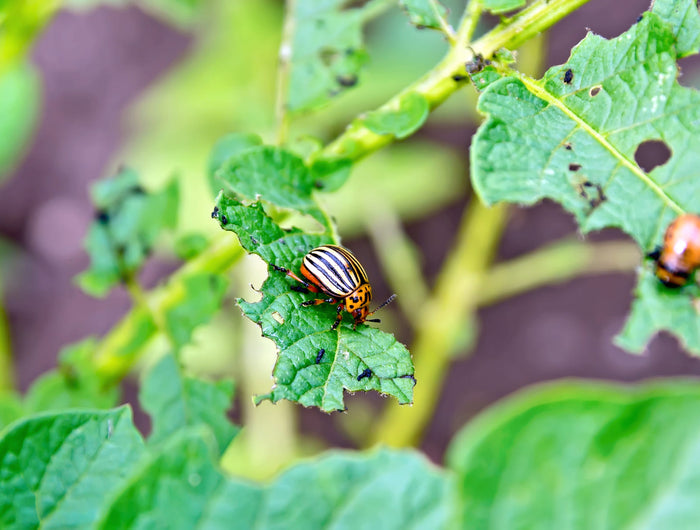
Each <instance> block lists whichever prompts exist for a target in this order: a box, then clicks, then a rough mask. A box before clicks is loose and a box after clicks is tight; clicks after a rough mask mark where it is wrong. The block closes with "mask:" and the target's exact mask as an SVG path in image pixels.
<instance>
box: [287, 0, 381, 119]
mask: <svg viewBox="0 0 700 530" xmlns="http://www.w3.org/2000/svg"><path fill="white" fill-rule="evenodd" d="M344 4H346V2H345V1H344V0H326V1H324V2H321V3H320V2H318V1H317V0H299V1H297V2H295V3H294V4H293V5H294V12H293V13H292V18H293V20H294V28H295V29H294V38H293V41H292V46H291V50H289V49H287V50H282V54H284V53H291V59H290V61H291V64H290V75H289V90H288V92H287V98H288V99H287V107H288V108H289V110H290V111H293V112H296V111H303V110H310V109H313V108H316V107H319V106H321V105H323V104H324V103H326V102H327V101H328V100H329V99H330V98H332V97H333V96H335V95H337V94H339V93H341V92H343V91H344V90H347V89H348V88H350V87H352V86H354V85H355V84H357V81H358V75H359V73H360V69H361V67H362V65H363V64H364V63H365V62H366V61H367V53H366V52H365V50H364V44H363V42H362V25H363V24H364V22H365V20H364V10H363V8H348V9H345V8H344V7H343V6H344Z"/></svg>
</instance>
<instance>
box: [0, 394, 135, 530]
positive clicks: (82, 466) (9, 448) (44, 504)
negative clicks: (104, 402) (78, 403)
mask: <svg viewBox="0 0 700 530" xmlns="http://www.w3.org/2000/svg"><path fill="white" fill-rule="evenodd" d="M144 452H145V451H144V445H143V440H142V439H141V435H140V434H139V432H138V431H137V430H136V428H135V427H134V424H133V423H132V421H131V410H130V409H128V408H127V407H122V408H118V409H114V410H110V411H104V412H101V411H81V412H61V413H56V414H47V415H41V416H34V417H32V418H28V419H26V420H23V421H20V422H18V423H15V424H13V425H12V426H10V427H9V428H8V430H5V431H3V436H2V438H1V439H0V469H1V470H2V473H0V527H2V528H39V527H41V528H91V527H92V525H93V524H94V522H95V520H96V519H97V518H98V517H99V515H100V513H101V510H102V509H103V508H104V501H105V499H106V498H108V497H109V496H110V495H111V494H113V493H115V492H116V491H117V489H118V488H119V487H120V486H121V484H122V483H123V481H124V480H125V478H126V477H127V476H128V475H129V474H130V473H131V471H132V470H133V469H134V467H135V464H136V463H137V462H138V461H139V460H140V458H141V456H142V455H143V454H144Z"/></svg>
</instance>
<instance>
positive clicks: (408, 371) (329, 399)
mask: <svg viewBox="0 0 700 530" xmlns="http://www.w3.org/2000/svg"><path fill="white" fill-rule="evenodd" d="M216 208H217V209H216V210H215V212H216V216H217V218H218V220H219V222H220V223H221V224H222V227H223V228H224V229H226V230H231V231H234V232H236V234H237V235H238V238H239V239H240V241H241V245H242V246H243V247H244V248H245V249H246V250H247V251H248V252H252V253H255V254H257V255H259V256H260V257H261V258H263V260H265V261H266V262H267V263H268V264H270V265H274V266H277V267H285V268H288V269H291V270H295V271H298V270H299V265H300V263H301V260H302V258H303V257H304V256H305V255H306V254H307V253H308V252H309V251H310V250H312V249H313V248H315V247H317V246H319V245H322V244H327V243H332V242H333V241H332V240H331V239H330V238H329V237H328V236H325V235H318V234H305V233H303V232H301V231H299V230H283V229H282V228H280V227H279V226H278V225H277V224H275V223H274V221H272V219H270V218H269V217H268V216H267V215H266V214H265V212H264V211H263V209H262V206H260V204H257V203H256V204H253V205H251V206H245V205H243V204H241V203H240V202H238V201H237V200H236V199H233V198H231V197H227V196H226V195H224V194H220V195H219V197H218V199H217V206H216ZM294 287H299V286H298V285H295V282H294V281H293V280H292V279H290V278H288V277H287V276H286V275H285V274H283V273H281V272H278V271H275V270H274V269H273V268H272V267H270V276H269V277H268V278H267V280H265V283H264V284H263V286H262V299H261V300H260V301H259V302H255V303H249V302H245V301H243V300H239V305H240V306H241V309H242V310H243V312H244V314H245V315H246V316H247V317H248V318H250V319H251V320H253V321H254V322H256V323H257V324H259V325H260V327H261V328H262V332H263V335H264V336H266V337H268V338H270V339H272V340H273V341H274V342H275V343H276V344H277V347H278V348H279V357H278V360H277V364H276V365H275V369H274V374H273V375H274V377H275V381H276V385H275V387H274V388H273V390H272V392H271V393H270V394H269V395H266V396H264V397H263V398H267V399H270V400H272V401H278V400H280V399H288V400H290V401H297V402H299V403H301V404H303V405H305V406H317V407H319V408H321V409H322V410H324V411H333V410H343V409H344V408H345V405H344V401H343V393H344V390H349V391H357V390H377V391H379V392H382V393H385V394H390V395H393V396H395V397H396V398H397V399H398V400H399V402H400V403H410V402H411V401H412V398H413V386H414V384H415V380H414V378H413V371H414V369H413V363H412V360H411V355H410V354H409V352H408V350H407V349H406V348H405V346H403V345H402V344H401V343H399V342H398V341H397V340H396V339H395V338H394V336H393V335H390V334H388V333H384V332H382V331H380V330H378V329H376V328H372V327H369V326H367V325H360V326H358V328H357V329H356V330H353V322H352V319H351V318H345V319H344V320H343V323H342V324H341V325H340V326H339V327H338V329H336V330H331V325H332V324H333V322H334V320H335V315H336V309H335V306H331V305H330V304H321V305H318V306H313V307H301V303H302V302H304V301H306V300H311V299H314V298H318V296H317V295H314V294H312V293H300V292H297V291H295V290H294V289H293V288H294ZM261 399H262V398H261Z"/></svg>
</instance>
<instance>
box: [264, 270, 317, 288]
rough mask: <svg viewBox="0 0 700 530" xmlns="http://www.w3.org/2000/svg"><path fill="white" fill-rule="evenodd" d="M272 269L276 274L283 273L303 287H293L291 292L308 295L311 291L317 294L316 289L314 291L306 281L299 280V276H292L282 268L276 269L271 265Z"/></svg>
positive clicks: (290, 272) (292, 274)
mask: <svg viewBox="0 0 700 530" xmlns="http://www.w3.org/2000/svg"><path fill="white" fill-rule="evenodd" d="M272 268H273V269H275V270H276V271H278V272H283V273H284V274H286V275H287V276H289V277H290V278H292V279H294V280H296V281H298V282H299V283H300V284H302V285H303V286H304V287H299V286H298V285H294V286H292V287H291V289H292V291H296V292H298V293H308V292H309V291H311V292H312V293H317V292H318V289H316V287H315V286H313V285H311V284H309V282H307V281H306V280H302V279H301V278H299V276H297V275H296V274H294V273H293V272H292V271H290V270H289V269H285V268H284V267H278V266H277V265H272Z"/></svg>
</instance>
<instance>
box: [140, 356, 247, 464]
mask: <svg viewBox="0 0 700 530" xmlns="http://www.w3.org/2000/svg"><path fill="white" fill-rule="evenodd" d="M139 399H140V401H141V405H142V406H143V408H144V409H145V410H146V411H147V412H148V413H149V414H150V416H151V420H152V422H153V428H152V430H151V436H150V438H149V440H148V441H149V442H150V443H152V444H156V443H161V442H163V441H164V440H167V439H168V438H170V437H171V436H173V434H175V433H176V432H178V431H180V430H183V429H187V428H189V427H196V426H199V425H206V426H208V427H209V428H210V429H211V430H212V432H213V433H214V437H215V438H216V442H217V444H218V447H219V454H222V453H223V452H224V450H225V449H226V448H227V447H228V445H229V444H230V443H231V440H233V438H234V436H235V435H236V434H237V433H238V430H239V429H238V427H236V426H235V425H233V424H232V423H231V422H230V421H229V420H228V419H227V417H226V411H227V410H228V409H230V408H231V406H232V401H233V381H226V380H222V381H218V382H216V383H214V382H209V381H204V380H202V379H197V378H195V377H189V376H186V375H184V374H183V373H182V368H181V367H180V366H178V363H177V360H176V359H175V357H174V356H173V355H166V356H164V357H163V359H162V360H161V361H160V362H159V363H158V364H157V365H155V366H154V367H153V368H151V370H150V371H149V372H148V375H147V376H146V378H145V380H144V382H143V385H142V386H141V394H140V397H139Z"/></svg>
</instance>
